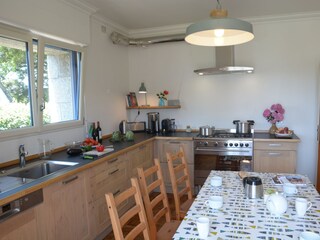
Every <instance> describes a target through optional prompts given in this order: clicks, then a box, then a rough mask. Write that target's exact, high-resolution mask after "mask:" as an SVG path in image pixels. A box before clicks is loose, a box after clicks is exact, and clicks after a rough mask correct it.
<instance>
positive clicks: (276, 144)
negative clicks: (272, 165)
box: [269, 143, 282, 147]
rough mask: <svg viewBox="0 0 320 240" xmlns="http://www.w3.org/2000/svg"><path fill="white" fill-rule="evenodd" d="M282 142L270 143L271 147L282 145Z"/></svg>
mask: <svg viewBox="0 0 320 240" xmlns="http://www.w3.org/2000/svg"><path fill="white" fill-rule="evenodd" d="M281 146H282V144H281V143H270V144H269V147H281Z"/></svg>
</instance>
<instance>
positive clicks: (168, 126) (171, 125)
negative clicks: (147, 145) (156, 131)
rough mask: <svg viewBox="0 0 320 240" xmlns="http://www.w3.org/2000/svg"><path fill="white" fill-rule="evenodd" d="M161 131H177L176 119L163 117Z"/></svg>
mask: <svg viewBox="0 0 320 240" xmlns="http://www.w3.org/2000/svg"><path fill="white" fill-rule="evenodd" d="M161 131H162V133H163V134H165V133H172V132H175V131H176V121H175V119H173V118H172V119H169V118H166V119H163V120H162V121H161Z"/></svg>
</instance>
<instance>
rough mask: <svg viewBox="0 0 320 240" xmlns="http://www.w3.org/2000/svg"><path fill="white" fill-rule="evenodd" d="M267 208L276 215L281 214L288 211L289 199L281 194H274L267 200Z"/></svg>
mask: <svg viewBox="0 0 320 240" xmlns="http://www.w3.org/2000/svg"><path fill="white" fill-rule="evenodd" d="M266 205H267V209H268V210H269V211H270V212H271V213H272V214H274V215H278V216H279V215H281V214H283V213H285V212H286V211H287V208H288V202H287V199H286V198H285V197H284V196H282V195H281V194H277V193H275V194H272V195H270V196H269V197H268V200H267V203H266Z"/></svg>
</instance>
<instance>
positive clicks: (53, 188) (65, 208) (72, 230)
mask: <svg viewBox="0 0 320 240" xmlns="http://www.w3.org/2000/svg"><path fill="white" fill-rule="evenodd" d="M86 196H87V190H86V178H85V172H81V173H78V174H76V175H73V176H71V177H68V178H66V179H64V180H62V181H60V182H57V183H54V184H52V185H50V186H48V187H46V188H44V189H43V197H44V199H43V203H42V204H41V205H40V207H39V208H37V212H38V216H37V219H38V221H39V229H38V231H39V239H48V240H49V239H60V240H63V239H66V240H67V239H90V232H89V221H88V214H89V212H88V204H87V198H86Z"/></svg>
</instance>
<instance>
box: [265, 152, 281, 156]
mask: <svg viewBox="0 0 320 240" xmlns="http://www.w3.org/2000/svg"><path fill="white" fill-rule="evenodd" d="M268 154H269V155H270V156H279V155H280V154H281V153H275V152H270V153H268Z"/></svg>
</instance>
